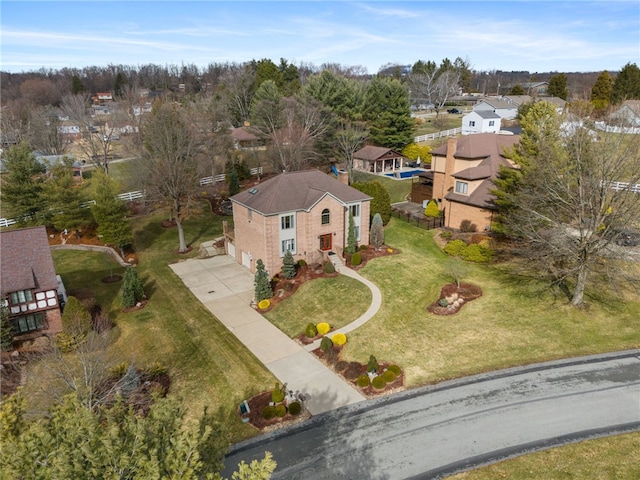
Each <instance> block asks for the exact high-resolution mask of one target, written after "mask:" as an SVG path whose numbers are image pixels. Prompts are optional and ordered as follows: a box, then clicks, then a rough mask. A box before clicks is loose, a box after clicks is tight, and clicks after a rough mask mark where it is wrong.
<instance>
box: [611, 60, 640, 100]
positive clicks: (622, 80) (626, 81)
mask: <svg viewBox="0 0 640 480" xmlns="http://www.w3.org/2000/svg"><path fill="white" fill-rule="evenodd" d="M638 99H640V68H638V66H637V65H636V64H635V63H627V64H626V65H625V66H624V67H622V70H620V73H618V75H617V76H616V80H615V82H614V83H613V92H612V94H611V101H612V103H614V104H617V103H620V102H623V101H624V100H638Z"/></svg>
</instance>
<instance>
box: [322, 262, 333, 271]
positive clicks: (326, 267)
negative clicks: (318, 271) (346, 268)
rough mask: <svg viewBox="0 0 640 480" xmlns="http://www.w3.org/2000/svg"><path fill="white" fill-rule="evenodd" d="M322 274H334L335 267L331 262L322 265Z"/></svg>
mask: <svg viewBox="0 0 640 480" xmlns="http://www.w3.org/2000/svg"><path fill="white" fill-rule="evenodd" d="M324 273H336V267H334V266H333V263H331V262H325V263H324Z"/></svg>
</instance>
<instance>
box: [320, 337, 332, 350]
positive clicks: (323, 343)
mask: <svg viewBox="0 0 640 480" xmlns="http://www.w3.org/2000/svg"><path fill="white" fill-rule="evenodd" d="M331 348H333V341H332V340H331V339H330V338H329V337H322V340H320V349H321V350H322V351H323V352H326V351H327V350H329V349H331Z"/></svg>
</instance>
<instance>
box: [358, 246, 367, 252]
mask: <svg viewBox="0 0 640 480" xmlns="http://www.w3.org/2000/svg"><path fill="white" fill-rule="evenodd" d="M359 250H360V251H361V252H364V251H365V250H369V245H360V247H359Z"/></svg>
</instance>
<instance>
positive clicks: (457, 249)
mask: <svg viewBox="0 0 640 480" xmlns="http://www.w3.org/2000/svg"><path fill="white" fill-rule="evenodd" d="M465 248H467V244H466V243H464V240H451V241H450V242H449V243H447V244H446V245H445V247H444V253H446V254H447V255H451V256H452V257H457V256H459V255H460V253H461V252H462V250H464V249H465Z"/></svg>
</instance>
